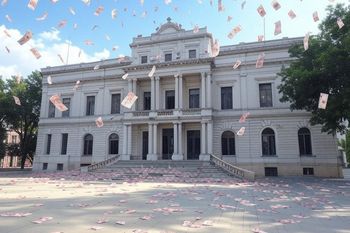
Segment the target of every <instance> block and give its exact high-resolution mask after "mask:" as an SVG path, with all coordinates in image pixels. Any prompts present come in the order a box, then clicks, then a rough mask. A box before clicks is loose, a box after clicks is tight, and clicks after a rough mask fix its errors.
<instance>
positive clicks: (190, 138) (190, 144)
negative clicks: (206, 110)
mask: <svg viewBox="0 0 350 233" xmlns="http://www.w3.org/2000/svg"><path fill="white" fill-rule="evenodd" d="M200 153H201V138H200V130H189V131H187V159H188V160H198V159H199V154H200Z"/></svg>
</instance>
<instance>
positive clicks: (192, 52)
mask: <svg viewBox="0 0 350 233" xmlns="http://www.w3.org/2000/svg"><path fill="white" fill-rule="evenodd" d="M188 58H197V54H196V50H195V49H190V50H188Z"/></svg>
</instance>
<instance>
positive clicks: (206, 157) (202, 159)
mask: <svg viewBox="0 0 350 233" xmlns="http://www.w3.org/2000/svg"><path fill="white" fill-rule="evenodd" d="M199 160H200V161H209V160H210V155H208V154H201V155H199Z"/></svg>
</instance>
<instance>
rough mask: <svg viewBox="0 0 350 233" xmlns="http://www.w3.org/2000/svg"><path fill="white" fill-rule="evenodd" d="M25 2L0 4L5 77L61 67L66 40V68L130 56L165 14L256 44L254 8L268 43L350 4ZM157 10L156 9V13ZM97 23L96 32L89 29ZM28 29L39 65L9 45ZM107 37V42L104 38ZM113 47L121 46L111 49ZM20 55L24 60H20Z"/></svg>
mask: <svg viewBox="0 0 350 233" xmlns="http://www.w3.org/2000/svg"><path fill="white" fill-rule="evenodd" d="M1 1H2V0H1ZM28 1H29V0H8V2H7V4H5V5H3V6H0V15H1V17H0V28H1V29H2V30H1V31H0V39H1V41H2V43H1V47H2V48H1V49H0V59H1V61H2V62H1V64H0V75H3V76H6V75H9V74H10V73H11V72H18V73H20V74H24V75H26V74H28V72H30V71H29V69H33V67H34V68H36V69H38V68H40V67H43V66H54V65H60V64H62V63H61V62H60V60H59V59H58V58H57V54H54V53H60V55H61V56H62V57H63V58H64V60H65V59H66V57H67V51H65V50H67V48H68V46H67V40H69V41H71V44H72V45H71V46H72V47H71V49H72V50H71V52H70V56H69V63H70V64H71V63H77V62H87V61H92V60H98V59H102V58H114V57H117V56H118V55H120V54H123V55H130V54H131V51H130V48H129V44H130V43H131V41H132V38H133V37H135V36H137V35H138V34H142V35H144V36H147V35H150V34H151V33H153V32H155V28H156V27H158V26H159V25H160V24H162V23H164V22H166V18H167V17H168V16H169V17H171V18H172V21H174V22H177V23H179V24H182V25H183V28H185V29H193V28H194V26H195V25H198V26H200V27H205V26H207V28H208V31H209V32H211V33H212V34H213V35H214V37H215V38H218V39H219V41H220V44H221V45H229V44H236V43H239V42H252V41H256V40H257V36H258V35H259V34H263V31H264V30H263V28H264V26H263V25H264V24H263V19H262V18H261V17H260V15H259V14H258V13H257V10H256V9H257V7H258V6H259V5H260V4H262V5H263V6H264V8H265V10H266V12H267V15H266V17H265V27H266V34H265V35H266V39H267V40H271V39H278V38H281V37H295V36H304V35H305V33H307V32H309V31H310V32H312V34H316V33H318V29H317V25H318V23H319V22H317V23H315V22H314V21H313V19H312V13H313V12H314V11H318V13H319V16H320V19H321V20H322V18H324V16H325V15H326V12H325V8H326V6H327V5H334V4H336V3H346V4H349V1H348V0H335V1H334V2H333V3H332V2H331V1H329V0H302V1H301V0H279V3H280V4H281V9H279V10H277V11H275V10H274V9H273V8H272V6H271V0H246V4H245V6H244V9H243V10H242V9H241V4H242V2H243V0H222V2H223V5H224V6H225V10H224V11H223V12H218V9H217V2H218V1H217V0H213V5H212V6H211V5H210V0H202V1H200V0H172V1H171V3H170V4H165V2H164V0H144V4H143V5H141V4H140V0H91V4H90V6H87V5H85V4H84V3H83V2H82V0H59V1H58V2H57V3H55V4H53V3H52V2H51V0H39V1H38V5H37V8H36V9H35V10H34V11H33V10H31V9H29V8H28V7H27V3H28ZM316 3H317V4H316ZM98 6H103V7H104V11H103V12H102V13H101V14H100V15H99V16H95V15H94V12H95V10H96V8H97V7H98ZM69 8H73V9H74V11H75V12H76V14H75V15H72V14H71V13H70V11H69ZM155 8H158V10H157V11H155ZM112 9H116V10H117V12H118V15H117V17H116V18H115V19H112V17H111V11H112ZM291 9H292V10H293V11H294V12H295V13H296V15H297V17H296V18H295V19H293V20H292V19H290V18H289V16H288V11H289V10H291ZM45 12H47V13H48V16H47V18H46V20H44V21H37V20H36V18H38V17H40V16H41V15H43V14H44V13H45ZM144 12H147V15H146V16H144V17H143V16H142V14H143V13H144ZM133 14H135V15H136V16H133ZM6 15H9V16H10V17H11V18H12V22H8V20H7V19H6V17H5V16H6ZM228 16H231V17H232V20H231V21H230V22H228V21H227V17H228ZM61 20H67V25H66V26H65V27H63V28H61V29H58V30H56V29H53V28H54V27H57V25H58V24H59V22H60V21H61ZM278 20H281V22H282V33H281V34H280V35H278V36H274V35H273V34H274V33H273V32H274V23H275V22H276V21H278ZM75 23H76V24H77V25H78V27H77V29H74V28H73V24H75ZM95 25H96V26H97V28H96V29H95V30H92V28H93V27H94V26H95ZM237 25H241V27H242V31H241V32H240V33H239V34H238V35H237V36H236V37H235V38H233V39H232V40H230V39H228V38H227V34H228V33H229V32H230V30H232V28H233V27H235V26H237ZM4 29H6V30H8V31H9V32H11V33H12V34H13V36H12V37H11V38H7V37H6V36H5V35H4V33H3V30H4ZM27 30H31V31H32V32H33V34H34V36H33V41H32V42H30V43H32V44H31V45H30V44H29V46H31V47H39V51H42V52H43V57H42V58H41V59H40V60H41V61H39V60H38V61H36V60H35V59H34V58H33V57H31V56H32V55H31V54H29V55H28V49H27V48H26V47H24V46H22V47H21V46H19V45H16V44H15V43H13V42H15V41H17V40H18V39H19V38H20V36H21V35H23V34H24V33H25V31H27ZM18 33H19V34H18ZM45 33H46V34H45ZM106 35H108V36H109V37H110V39H111V40H107V39H106ZM87 39H89V40H91V41H93V42H94V45H91V46H87V45H85V44H84V41H85V40H87ZM11 40H12V41H11ZM5 46H7V47H8V48H9V49H10V50H11V52H10V53H8V52H7V51H6V50H5ZM114 46H118V47H119V48H118V49H117V50H115V51H113V50H112V48H113V47H114ZM77 50H79V51H80V50H82V51H83V54H84V56H83V58H86V59H85V60H84V59H82V58H81V59H80V60H77V54H76V53H77ZM51 53H53V54H51ZM23 54H25V58H20V56H22V55H23ZM45 56H50V58H48V57H45ZM31 58H32V61H31V62H30V63H29V64H30V66H29V65H28V67H22V66H21V65H20V64H18V63H19V61H21V60H23V61H25V60H28V59H31ZM65 62H66V60H65ZM9 67H11V68H10V69H9Z"/></svg>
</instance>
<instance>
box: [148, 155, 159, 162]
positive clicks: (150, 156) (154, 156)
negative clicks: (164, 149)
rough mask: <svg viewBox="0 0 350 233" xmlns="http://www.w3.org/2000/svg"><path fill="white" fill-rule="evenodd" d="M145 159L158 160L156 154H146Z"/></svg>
mask: <svg viewBox="0 0 350 233" xmlns="http://www.w3.org/2000/svg"><path fill="white" fill-rule="evenodd" d="M147 160H151V161H156V160H158V155H156V154H147Z"/></svg>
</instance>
